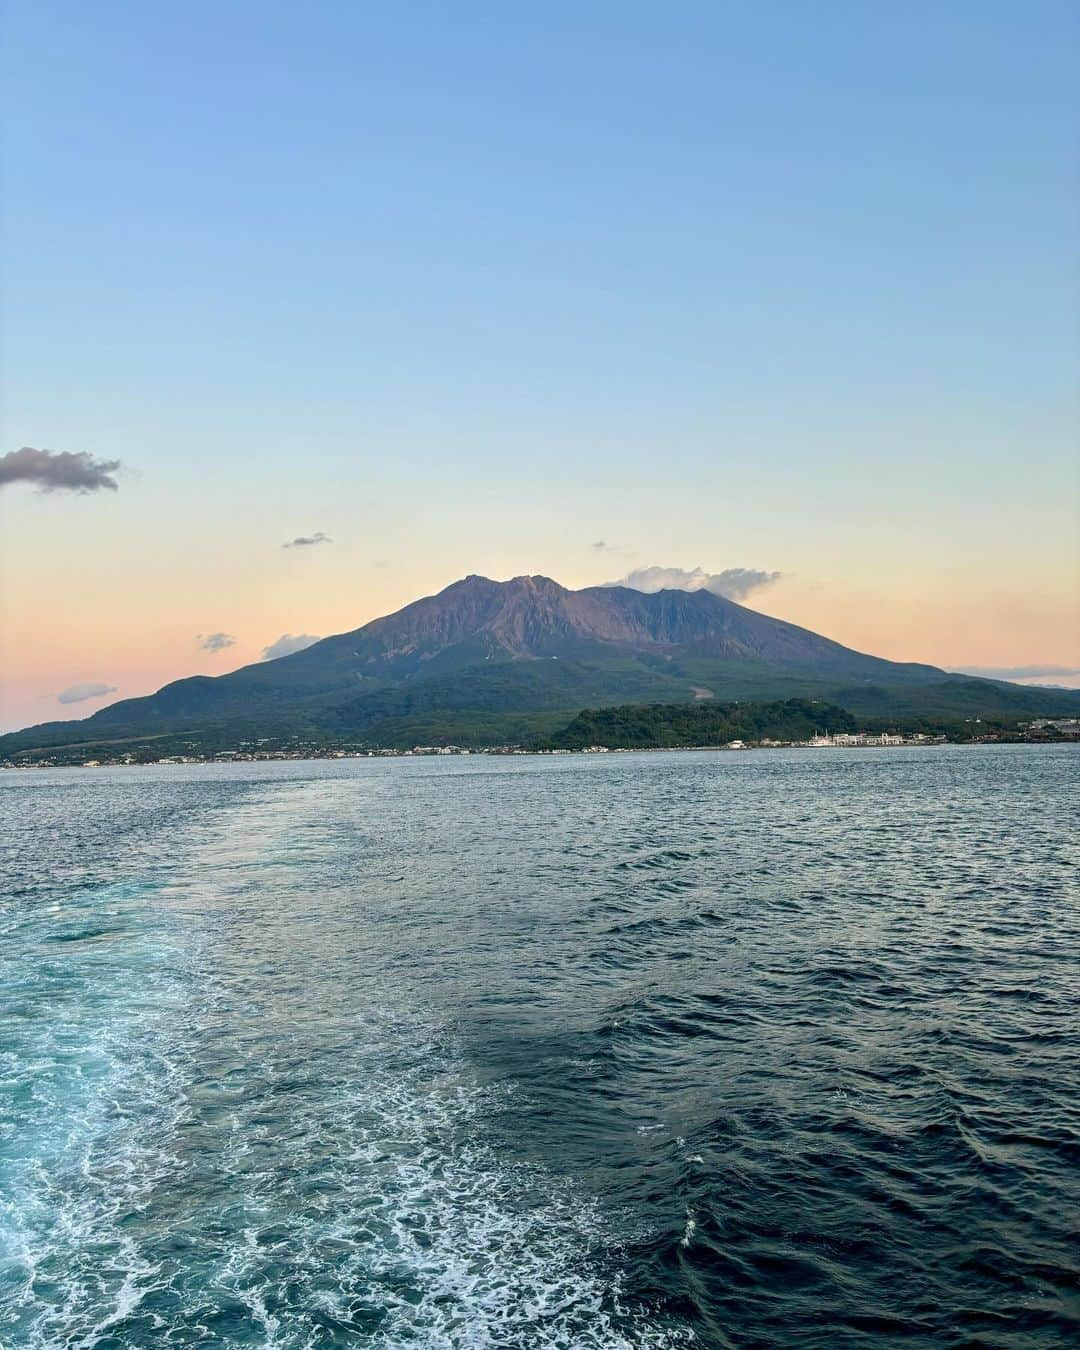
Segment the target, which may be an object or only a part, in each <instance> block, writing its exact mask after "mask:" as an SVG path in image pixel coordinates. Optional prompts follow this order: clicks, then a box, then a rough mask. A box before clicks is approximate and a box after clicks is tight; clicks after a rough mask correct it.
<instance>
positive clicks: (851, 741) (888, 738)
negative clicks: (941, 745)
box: [800, 731, 945, 746]
mask: <svg viewBox="0 0 1080 1350" xmlns="http://www.w3.org/2000/svg"><path fill="white" fill-rule="evenodd" d="M933 739H934V738H933V737H931V736H922V735H918V736H899V735H897V734H896V733H894V732H891V731H882V732H880V733H875V732H871V731H838V732H836V733H835V734H833V735H830V734H829V732H827V731H826V732H824V733H823V734H822V735H820V736H811V737H810V739H809V740H808V741H802V742H800V744H802V745H812V746H820V745H920V744H922V743H923V742H925V741H929V740H933ZM941 739H942V740H944V739H945V738H944V737H941Z"/></svg>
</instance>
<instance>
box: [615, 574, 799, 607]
mask: <svg viewBox="0 0 1080 1350" xmlns="http://www.w3.org/2000/svg"><path fill="white" fill-rule="evenodd" d="M782 576H783V573H782V572H759V571H757V569H756V568H753V567H729V568H727V570H726V571H723V572H704V571H702V569H701V568H700V567H695V568H694V569H693V571H690V572H688V571H687V570H686V569H685V568H684V567H638V568H636V569H635V570H634V571H633V572H628V573H627V574H626V576H624V577H621V578H620V579H619V580H618V581H609V582H607V583H606V584H607V585H608V586H629V588H630V589H631V590H632V591H645V592H646V593H647V594H650V595H651V594H652V593H653V592H654V591H711V592H712V593H713V595H722V596H723V597H724V598H725V599H727V600H742V599H744V598H745V597H746V596H748V595H749V594H750V593H751V591H757V590H760V589H761V587H762V586H771V585H772V584H773V582H774V581H779V580H780V578H781V577H782Z"/></svg>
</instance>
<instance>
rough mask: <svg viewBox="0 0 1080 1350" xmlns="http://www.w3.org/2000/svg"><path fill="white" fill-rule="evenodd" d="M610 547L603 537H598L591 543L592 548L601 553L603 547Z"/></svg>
mask: <svg viewBox="0 0 1080 1350" xmlns="http://www.w3.org/2000/svg"><path fill="white" fill-rule="evenodd" d="M610 547H611V545H610V544H609V543H608V542H607V540H605V539H598V540H597V541H596V543H595V544H593V548H594V549H596V551H597V553H603V552H604V550H605V549H608V548H610Z"/></svg>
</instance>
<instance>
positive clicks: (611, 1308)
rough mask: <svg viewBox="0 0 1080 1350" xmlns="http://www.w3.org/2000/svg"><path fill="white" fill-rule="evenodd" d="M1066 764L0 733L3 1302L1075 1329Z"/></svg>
mask: <svg viewBox="0 0 1080 1350" xmlns="http://www.w3.org/2000/svg"><path fill="white" fill-rule="evenodd" d="M1078 765H1080V758H1078V756H1077V754H1076V751H1075V750H1074V749H1070V748H1068V747H1060V748H1055V747H1020V746H1018V747H988V748H985V749H968V748H943V749H935V750H906V749H896V750H882V751H865V750H853V751H818V752H812V751H792V752H787V751H770V752H751V753H743V754H731V753H727V754H725V753H694V754H644V755H641V754H635V755H609V756H594V757H573V758H570V757H562V758H514V759H499V758H484V757H479V756H474V757H471V758H466V759H413V760H393V761H367V760H364V761H348V762H339V763H326V762H321V763H310V764H267V765H240V766H206V767H197V766H193V767H185V768H162V769H152V768H151V769H111V770H110V769H102V770H81V771H59V770H57V771H43V772H9V773H6V774H3V775H0V806H2V810H0V816H2V825H0V837H2V844H3V849H4V863H3V867H4V889H3V896H2V904H0V1345H3V1346H4V1347H10V1348H14V1347H23V1346H27V1347H54V1346H63V1347H75V1346H79V1347H92V1346H94V1347H100V1348H101V1350H105V1348H106V1347H108V1348H112V1347H157V1346H173V1345H178V1346H179V1345H214V1346H280V1347H307V1346H310V1347H317V1346H332V1345H350V1344H359V1345H370V1346H373V1347H391V1346H425V1347H427V1346H430V1347H521V1348H522V1350H531V1348H532V1347H545V1346H551V1347H555V1346H558V1347H584V1348H588V1347H602V1348H603V1350H617V1347H669V1346H671V1347H674V1346H700V1347H710V1346H716V1347H723V1346H787V1345H791V1346H799V1347H822V1348H823V1350H824V1348H825V1347H829V1350H835V1348H836V1347H848V1346H865V1345H869V1344H873V1345H875V1346H892V1345H896V1346H901V1345H902V1346H905V1347H923V1346H925V1347H930V1346H933V1347H940V1346H993V1347H1032V1348H1033V1350H1034V1348H1035V1347H1039V1348H1040V1350H1042V1348H1043V1347H1048V1346H1058V1345H1062V1346H1064V1345H1067V1344H1076V1342H1077V1338H1078V1333H1080V1291H1078V1283H1077V1270H1076V1259H1077V1247H1076V1243H1075V1235H1076V1229H1077V1219H1078V1215H1080V1185H1078V1177H1080V1168H1078V1163H1080V1108H1078V1098H1077V1083H1078V1073H1077V1069H1078V1043H1080V1031H1078V1007H1080V1003H1078V998H1080V974H1078V972H1080V917H1078V910H1077V871H1076V867H1077V855H1076V819H1077V817H1076V804H1077V791H1076V787H1077V768H1078Z"/></svg>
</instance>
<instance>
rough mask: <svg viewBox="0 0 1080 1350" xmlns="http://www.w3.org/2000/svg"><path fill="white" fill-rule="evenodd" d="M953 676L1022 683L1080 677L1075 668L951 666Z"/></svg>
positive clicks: (1046, 666) (1059, 680) (1057, 680)
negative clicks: (977, 676)
mask: <svg viewBox="0 0 1080 1350" xmlns="http://www.w3.org/2000/svg"><path fill="white" fill-rule="evenodd" d="M950 669H951V670H952V672H953V674H954V675H979V676H981V677H982V678H983V679H984V680H1015V681H1019V682H1022V683H1026V682H1028V681H1031V682H1032V683H1043V682H1046V681H1053V682H1061V681H1063V680H1072V679H1075V678H1076V677H1077V676H1078V675H1080V669H1078V668H1077V667H1076V666H1053V665H1031V666H951V667H950Z"/></svg>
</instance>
